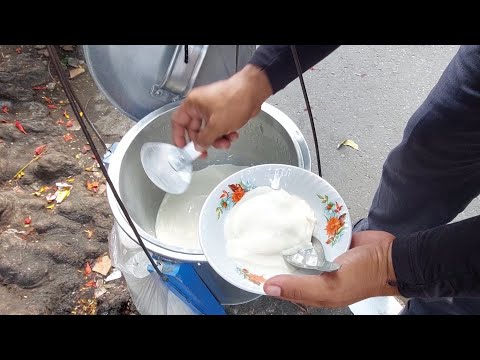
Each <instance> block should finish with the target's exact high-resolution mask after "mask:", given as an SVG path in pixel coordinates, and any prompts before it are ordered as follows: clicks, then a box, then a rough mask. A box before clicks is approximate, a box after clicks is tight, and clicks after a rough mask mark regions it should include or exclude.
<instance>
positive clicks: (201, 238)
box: [198, 164, 353, 295]
mask: <svg viewBox="0 0 480 360" xmlns="http://www.w3.org/2000/svg"><path fill="white" fill-rule="evenodd" d="M265 167H270V168H271V167H277V168H278V169H292V170H294V171H297V172H303V173H304V174H308V176H312V175H313V176H314V177H316V178H317V179H320V181H321V182H323V183H324V184H325V185H326V186H327V187H328V188H329V189H330V190H331V191H333V192H334V193H335V194H336V195H337V196H338V199H339V200H340V201H341V202H342V204H343V205H344V206H345V212H346V214H347V221H348V224H349V227H348V233H349V237H348V239H347V244H346V247H345V249H343V251H342V254H343V253H345V252H346V251H348V249H350V246H351V244H352V235H353V228H352V219H351V217H350V210H349V208H348V206H347V204H346V202H345V200H344V199H343V197H342V196H341V195H340V193H339V192H338V191H337V190H336V189H335V188H334V187H333V186H332V184H330V183H329V182H328V181H327V180H325V179H324V178H322V177H321V176H319V175H318V174H315V173H314V172H312V171H309V170H306V169H304V168H301V167H298V166H293V165H285V164H261V165H255V166H251V167H248V168H245V169H242V170H239V171H237V172H236V173H234V174H232V175H230V176H229V177H227V178H225V179H224V180H223V181H222V182H221V183H219V184H218V185H217V186H216V187H215V188H214V189H213V190H212V191H211V192H210V194H209V195H208V196H207V198H206V199H205V202H204V203H203V206H202V209H201V210H200V215H199V219H198V238H199V241H200V247H201V249H202V251H203V255H204V256H205V258H206V259H207V262H208V264H209V265H210V266H211V267H212V269H213V270H214V271H215V272H216V273H217V274H218V275H219V276H220V277H222V279H223V280H225V281H227V282H229V283H230V284H232V285H233V286H236V287H238V288H240V289H242V290H245V291H250V292H254V293H256V294H261V295H265V292H264V291H263V287H262V288H261V289H260V288H259V291H258V292H256V291H253V289H252V288H250V287H247V286H243V285H242V284H239V283H233V282H232V281H230V279H227V278H226V277H224V276H223V275H222V274H223V272H222V271H221V269H220V268H219V267H218V266H217V265H216V264H215V263H214V262H212V261H211V257H210V256H209V255H208V254H207V252H206V251H205V248H204V244H203V243H204V236H203V235H204V234H202V228H203V227H204V226H202V224H203V222H205V221H206V220H205V217H206V216H207V215H206V214H207V207H208V204H209V203H211V202H212V199H213V198H214V197H216V196H217V195H218V192H219V191H221V190H222V189H224V188H225V187H226V186H228V183H229V182H230V181H231V180H230V179H234V178H237V177H238V176H240V175H241V174H242V173H245V172H247V171H252V169H254V170H256V169H261V168H265ZM205 238H208V237H205ZM205 241H207V240H205Z"/></svg>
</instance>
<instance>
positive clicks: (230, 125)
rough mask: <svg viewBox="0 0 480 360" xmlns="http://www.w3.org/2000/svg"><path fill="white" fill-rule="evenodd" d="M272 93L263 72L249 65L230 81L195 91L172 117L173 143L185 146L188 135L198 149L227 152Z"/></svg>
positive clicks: (202, 87)
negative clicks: (216, 149) (223, 150)
mask: <svg viewBox="0 0 480 360" xmlns="http://www.w3.org/2000/svg"><path fill="white" fill-rule="evenodd" d="M271 94H272V88H271V86H270V82H269V80H268V78H267V76H266V75H265V73H264V72H263V71H261V70H260V69H259V68H257V67H255V66H253V65H247V66H246V67H245V68H243V69H242V70H241V71H240V72H238V73H237V74H235V75H233V76H232V77H230V78H229V79H227V80H222V81H217V82H214V83H212V84H209V85H205V86H199V87H197V88H194V89H193V90H192V91H191V92H190V93H189V94H188V95H187V97H186V98H185V100H184V101H183V103H182V104H181V105H180V106H179V108H178V109H177V110H176V111H175V113H174V114H173V117H172V135H173V143H174V144H175V145H176V146H178V147H183V146H185V145H186V138H185V134H186V133H187V134H188V137H189V138H190V140H192V141H193V142H194V143H195V145H196V148H197V149H198V150H203V151H205V150H207V149H208V148H209V147H210V146H214V147H216V148H221V149H228V148H229V147H230V145H231V143H232V142H233V141H235V140H236V139H238V133H237V130H239V129H240V128H242V127H243V126H244V125H245V124H246V123H247V122H248V120H250V119H251V118H252V117H254V116H255V115H256V114H257V113H258V112H259V111H260V108H261V105H262V103H263V102H264V101H265V100H266V99H267V98H268V97H269V96H270V95H271Z"/></svg>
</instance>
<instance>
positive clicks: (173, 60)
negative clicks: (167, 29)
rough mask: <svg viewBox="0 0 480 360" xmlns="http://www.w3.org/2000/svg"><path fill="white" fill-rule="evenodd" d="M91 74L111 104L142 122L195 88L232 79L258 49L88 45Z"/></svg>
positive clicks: (86, 58) (247, 46) (250, 47)
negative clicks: (149, 115) (147, 116)
mask: <svg viewBox="0 0 480 360" xmlns="http://www.w3.org/2000/svg"><path fill="white" fill-rule="evenodd" d="M83 50H84V53H85V60H86V62H87V65H88V68H89V71H90V73H91V75H92V77H93V79H94V81H95V83H96V84H97V86H98V87H99V88H100V90H101V91H102V92H103V93H104V95H105V96H106V97H107V99H108V100H109V101H110V102H111V103H112V104H113V105H114V106H115V107H117V108H118V109H119V110H120V111H121V112H123V113H124V114H125V115H126V116H128V117H129V118H131V119H132V120H134V121H139V120H140V119H142V118H144V117H145V116H146V115H148V114H150V113H151V112H152V111H154V110H156V109H158V108H160V107H162V106H164V105H167V104H169V103H172V102H174V101H177V100H180V99H182V98H183V97H185V95H186V94H187V93H188V91H189V90H190V89H192V88H193V87H196V86H199V85H206V84H209V83H212V82H214V81H217V80H222V79H226V78H228V77H230V76H231V75H233V74H234V73H235V72H236V71H238V70H240V69H241V68H242V67H244V66H245V65H246V64H247V62H248V61H249V60H250V58H251V56H252V55H253V52H254V51H255V45H84V46H83Z"/></svg>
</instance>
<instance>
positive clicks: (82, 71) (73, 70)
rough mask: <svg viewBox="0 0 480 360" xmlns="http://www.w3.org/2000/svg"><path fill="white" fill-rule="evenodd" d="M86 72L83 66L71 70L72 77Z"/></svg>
mask: <svg viewBox="0 0 480 360" xmlns="http://www.w3.org/2000/svg"><path fill="white" fill-rule="evenodd" d="M84 72H85V69H84V68H83V67H81V66H80V67H78V68H76V69H72V70H70V79H73V78H76V77H77V76H78V75H81V74H83V73H84Z"/></svg>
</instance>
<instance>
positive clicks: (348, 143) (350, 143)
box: [337, 139, 358, 150]
mask: <svg viewBox="0 0 480 360" xmlns="http://www.w3.org/2000/svg"><path fill="white" fill-rule="evenodd" d="M342 146H350V147H351V148H352V149H355V150H358V145H357V144H356V143H355V142H354V141H353V140H350V139H347V140H344V141H342V142H341V143H340V144H338V146H337V149H340V148H341V147H342Z"/></svg>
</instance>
